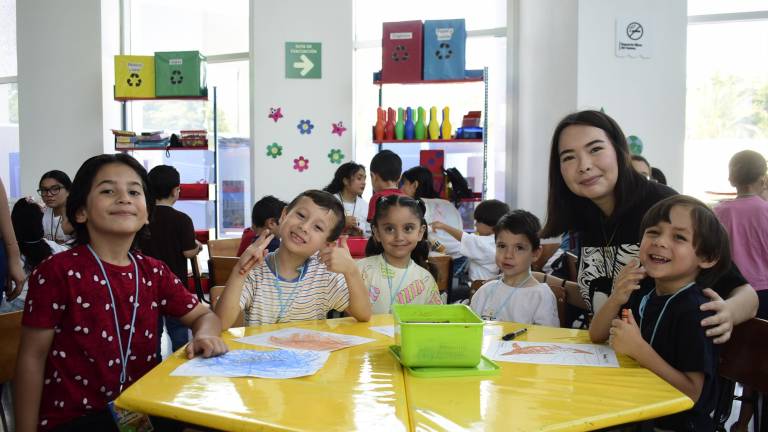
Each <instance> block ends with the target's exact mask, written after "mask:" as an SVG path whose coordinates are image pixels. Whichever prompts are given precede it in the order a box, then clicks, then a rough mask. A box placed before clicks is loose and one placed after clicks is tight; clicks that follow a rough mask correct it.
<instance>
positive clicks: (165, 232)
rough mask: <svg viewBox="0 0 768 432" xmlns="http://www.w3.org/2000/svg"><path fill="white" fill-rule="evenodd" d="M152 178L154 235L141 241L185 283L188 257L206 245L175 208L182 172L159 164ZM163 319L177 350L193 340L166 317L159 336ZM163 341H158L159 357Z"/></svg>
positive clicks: (172, 320)
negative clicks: (154, 205) (198, 238)
mask: <svg viewBox="0 0 768 432" xmlns="http://www.w3.org/2000/svg"><path fill="white" fill-rule="evenodd" d="M148 177H149V190H150V191H151V193H152V195H153V196H154V197H155V199H156V207H155V211H154V213H153V214H152V218H151V219H150V222H149V232H150V236H149V238H143V239H141V240H140V242H141V243H140V244H141V249H142V251H143V252H144V253H145V254H147V255H149V256H151V257H153V258H157V259H159V260H161V261H164V262H165V263H166V264H168V267H170V268H171V270H172V271H173V273H174V274H175V275H176V277H178V278H179V280H181V281H182V282H183V283H185V282H186V280H187V258H192V257H194V256H196V255H197V254H198V253H199V252H200V248H201V247H202V245H201V244H200V242H198V241H197V240H196V239H195V228H194V226H193V225H192V219H190V218H189V216H187V215H186V214H184V213H182V212H180V211H178V210H176V209H174V208H173V205H174V204H175V203H176V201H177V200H178V199H179V193H180V192H181V179H180V177H179V172H178V171H176V168H174V167H172V166H169V165H158V166H156V167H154V168H152V170H151V171H149V175H148ZM163 318H165V327H166V331H167V332H168V336H169V337H170V338H171V348H172V349H173V351H176V350H178V349H179V348H181V347H182V346H184V344H186V343H187V342H188V341H189V329H188V328H187V327H185V326H184V325H182V324H181V322H180V321H179V320H178V319H176V318H173V317H170V316H166V317H161V318H160V319H159V320H158V321H159V324H158V332H157V334H159V335H160V334H162V331H163ZM161 340H162V338H157V344H158V345H157V350H158V351H157V352H158V356H159V353H160V342H161Z"/></svg>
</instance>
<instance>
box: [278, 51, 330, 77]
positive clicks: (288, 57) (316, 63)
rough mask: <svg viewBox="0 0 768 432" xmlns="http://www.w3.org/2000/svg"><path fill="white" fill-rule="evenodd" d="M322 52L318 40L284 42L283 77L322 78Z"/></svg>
mask: <svg viewBox="0 0 768 432" xmlns="http://www.w3.org/2000/svg"><path fill="white" fill-rule="evenodd" d="M322 54H323V47H322V44H321V43H320V42H286V43H285V77H286V78H292V79H319V78H322V66H323V64H322Z"/></svg>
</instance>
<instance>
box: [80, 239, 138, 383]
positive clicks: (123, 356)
mask: <svg viewBox="0 0 768 432" xmlns="http://www.w3.org/2000/svg"><path fill="white" fill-rule="evenodd" d="M88 250H89V251H91V254H92V255H93V257H94V258H95V259H96V263H97V264H98V265H99V269H101V274H102V276H104V281H105V282H106V284H107V290H108V291H109V298H110V300H111V301H112V316H113V317H114V318H115V331H116V332H117V346H118V347H119V348H120V363H121V366H122V370H121V371H120V391H119V392H120V393H122V392H123V384H125V381H126V378H127V376H128V374H127V371H128V360H129V356H130V355H131V341H132V340H133V333H134V324H136V311H138V309H139V266H138V265H136V259H135V258H133V254H131V253H130V252H128V257H129V258H130V259H131V262H132V263H133V271H134V278H133V280H134V281H135V282H136V294H135V296H134V298H133V300H134V301H133V315H132V316H131V327H130V328H129V330H128V345H127V346H126V347H125V350H123V338H122V337H121V336H120V322H119V321H118V320H117V307H116V305H115V295H114V293H113V292H112V284H110V283H109V277H108V276H107V272H106V271H105V270H104V264H102V262H101V259H99V256H98V255H96V252H94V250H93V248H92V247H91V245H88Z"/></svg>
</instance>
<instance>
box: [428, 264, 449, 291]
mask: <svg viewBox="0 0 768 432" xmlns="http://www.w3.org/2000/svg"><path fill="white" fill-rule="evenodd" d="M429 262H430V263H431V264H432V265H434V266H435V269H436V270H437V277H436V278H435V282H437V290H438V291H440V292H441V293H442V292H443V291H447V292H448V295H449V296H450V294H451V282H452V281H453V258H451V257H450V256H449V255H430V257H429Z"/></svg>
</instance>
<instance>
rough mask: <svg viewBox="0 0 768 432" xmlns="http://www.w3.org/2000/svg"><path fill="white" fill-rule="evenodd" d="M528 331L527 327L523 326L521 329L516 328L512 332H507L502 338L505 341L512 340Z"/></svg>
mask: <svg viewBox="0 0 768 432" xmlns="http://www.w3.org/2000/svg"><path fill="white" fill-rule="evenodd" d="M527 331H528V329H527V328H521V329H520V330H515V331H513V332H512V333H507V334H505V335H504V336H502V337H501V339H503V340H505V341H511V340H512V339H514V338H516V337H518V336H520V335H522V334H524V333H525V332H527Z"/></svg>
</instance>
